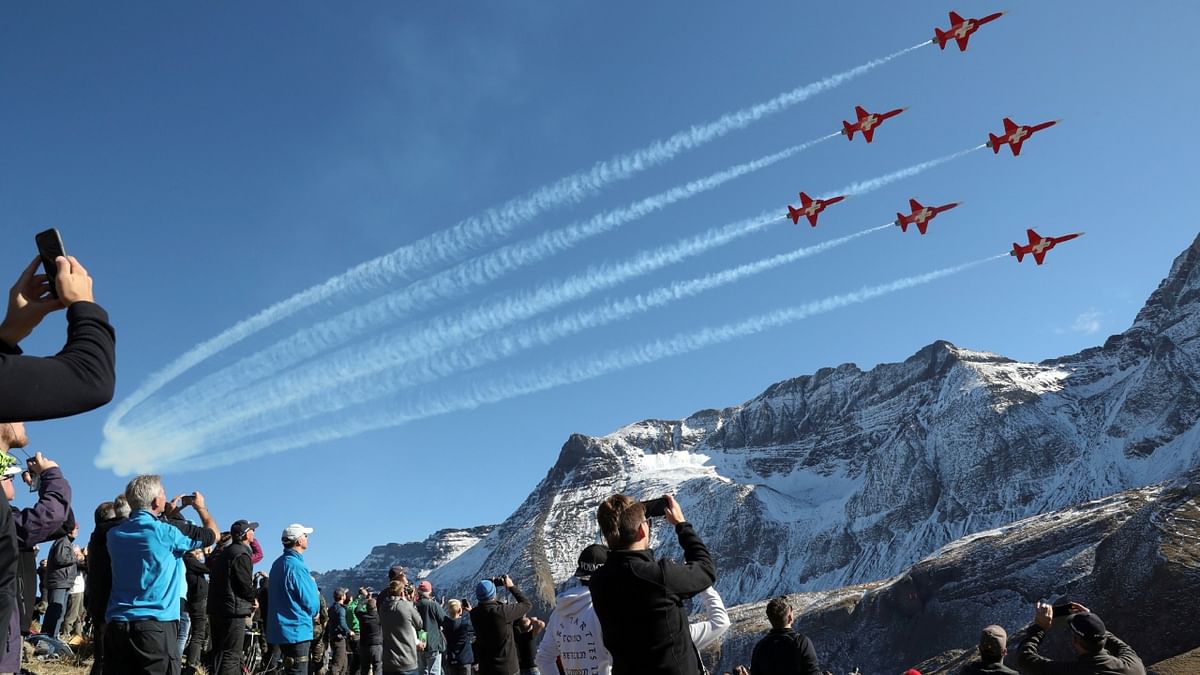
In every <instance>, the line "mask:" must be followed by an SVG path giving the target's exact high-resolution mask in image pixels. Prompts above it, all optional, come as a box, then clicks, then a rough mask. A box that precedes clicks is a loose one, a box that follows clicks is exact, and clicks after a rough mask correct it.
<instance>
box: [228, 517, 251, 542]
mask: <svg viewBox="0 0 1200 675" xmlns="http://www.w3.org/2000/svg"><path fill="white" fill-rule="evenodd" d="M257 529H258V523H257V522H255V521H253V520H235V521H233V525H230V526H229V534H230V535H232V536H233V538H234V539H241V538H242V535H244V534H246V532H247V531H248V530H257Z"/></svg>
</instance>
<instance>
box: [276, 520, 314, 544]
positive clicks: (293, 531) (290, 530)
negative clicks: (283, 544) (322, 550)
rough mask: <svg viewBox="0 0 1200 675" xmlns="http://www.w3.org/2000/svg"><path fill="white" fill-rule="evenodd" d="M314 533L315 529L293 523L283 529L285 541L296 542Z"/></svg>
mask: <svg viewBox="0 0 1200 675" xmlns="http://www.w3.org/2000/svg"><path fill="white" fill-rule="evenodd" d="M312 532H313V529H312V528H311V527H305V526H303V525H301V524H300V523H292V524H291V525H288V526H287V527H285V528H283V536H282V539H283V540H284V541H295V540H297V539H299V538H300V537H302V536H304V535H306V534H312Z"/></svg>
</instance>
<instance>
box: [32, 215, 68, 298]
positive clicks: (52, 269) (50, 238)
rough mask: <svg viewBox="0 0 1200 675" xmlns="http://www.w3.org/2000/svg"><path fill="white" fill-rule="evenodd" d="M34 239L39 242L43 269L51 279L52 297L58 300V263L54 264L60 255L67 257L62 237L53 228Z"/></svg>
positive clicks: (38, 246) (38, 234) (39, 253)
mask: <svg viewBox="0 0 1200 675" xmlns="http://www.w3.org/2000/svg"><path fill="white" fill-rule="evenodd" d="M33 239H34V241H35V242H37V248H38V255H40V256H41V257H42V269H44V270H45V271H46V276H48V277H50V295H52V296H54V297H55V298H57V297H58V283H57V282H58V263H56V262H54V259H55V258H57V257H58V256H60V255H61V256H65V255H67V250H66V249H64V248H63V243H62V237H60V236H59V234H58V230H56V229H54V228H53V227H52V228H50V229H48V230H46V231H45V232H38V233H37V235H35V236H34V238H33Z"/></svg>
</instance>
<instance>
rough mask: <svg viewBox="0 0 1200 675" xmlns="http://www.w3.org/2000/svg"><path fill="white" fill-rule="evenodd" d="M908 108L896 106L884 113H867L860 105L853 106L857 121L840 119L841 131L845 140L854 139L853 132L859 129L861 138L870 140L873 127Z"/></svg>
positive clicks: (872, 134)
mask: <svg viewBox="0 0 1200 675" xmlns="http://www.w3.org/2000/svg"><path fill="white" fill-rule="evenodd" d="M905 110H908V108H897V109H895V110H891V111H888V112H885V113H869V112H867V111H866V110H863V107H862V106H861V105H856V106H854V112H855V113H856V114H857V115H858V121H857V122H855V123H854V124H851V123H849V122H846V121H845V120H843V121H842V133H843V134H846V139H847V140H851V141H853V140H854V132H856V131H861V132H862V135H863V138H865V139H867V142H868V143H870V142H871V138H872V137H874V136H875V127H877V126H879V125H880V124H881V123H882V122H883V121H884V120H886V119H887V118H889V117H895V116H896V115H899V114H900V113H902V112H904V111H905Z"/></svg>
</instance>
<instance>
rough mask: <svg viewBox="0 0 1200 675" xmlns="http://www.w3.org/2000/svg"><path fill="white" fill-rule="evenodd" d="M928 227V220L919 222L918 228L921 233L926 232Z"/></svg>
mask: <svg viewBox="0 0 1200 675" xmlns="http://www.w3.org/2000/svg"><path fill="white" fill-rule="evenodd" d="M927 227H929V221H928V220H925V221H921V222H919V223H917V230H918V231H920V233H921V234H925V228H927Z"/></svg>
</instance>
